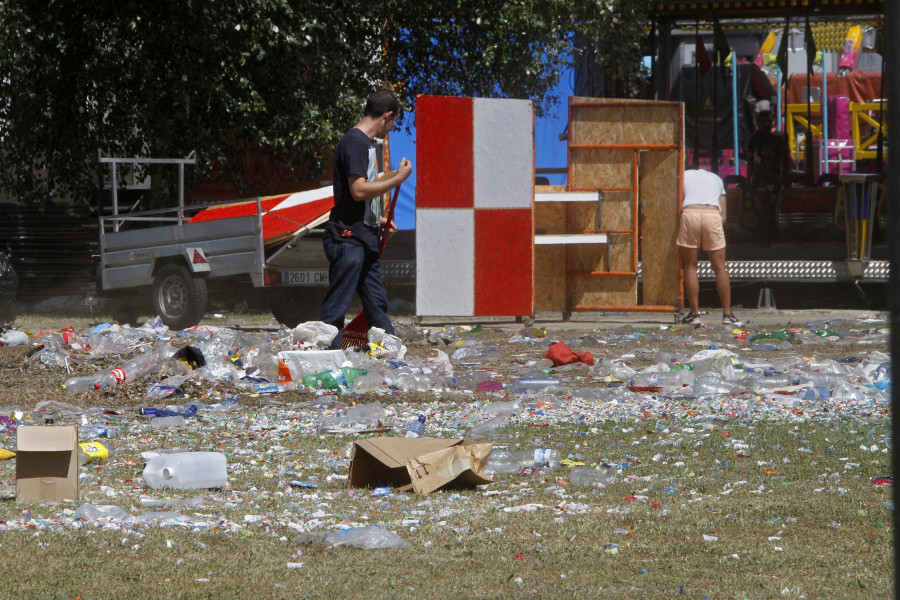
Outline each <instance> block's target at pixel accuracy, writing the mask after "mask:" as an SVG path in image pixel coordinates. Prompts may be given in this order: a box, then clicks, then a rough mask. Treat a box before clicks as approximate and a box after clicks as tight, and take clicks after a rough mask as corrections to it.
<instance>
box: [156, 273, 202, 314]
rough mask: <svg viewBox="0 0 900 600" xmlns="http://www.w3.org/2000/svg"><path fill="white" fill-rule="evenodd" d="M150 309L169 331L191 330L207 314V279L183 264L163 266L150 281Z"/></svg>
mask: <svg viewBox="0 0 900 600" xmlns="http://www.w3.org/2000/svg"><path fill="white" fill-rule="evenodd" d="M151 299H152V302H153V309H154V310H155V311H156V314H158V315H159V316H160V318H161V319H162V322H163V323H165V324H166V326H167V327H168V328H169V329H172V330H181V329H185V328H187V327H193V326H194V325H196V324H197V323H199V322H200V319H202V318H203V315H204V314H206V305H207V302H208V300H209V294H208V291H207V289H206V280H205V279H202V278H200V277H193V276H192V275H191V273H190V272H189V271H188V269H187V267H184V266H183V265H166V266H164V267H163V268H161V269H160V270H159V272H158V273H157V274H156V277H155V278H154V279H153V294H152V298H151Z"/></svg>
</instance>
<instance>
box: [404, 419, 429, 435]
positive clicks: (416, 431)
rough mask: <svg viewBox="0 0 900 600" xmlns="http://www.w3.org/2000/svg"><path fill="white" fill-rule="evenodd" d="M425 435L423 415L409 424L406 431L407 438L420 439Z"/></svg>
mask: <svg viewBox="0 0 900 600" xmlns="http://www.w3.org/2000/svg"><path fill="white" fill-rule="evenodd" d="M423 435H425V415H419V418H418V419H416V420H415V421H413V422H412V423H410V424H409V428H408V429H407V430H406V436H405V437H408V438H420V437H422V436H423Z"/></svg>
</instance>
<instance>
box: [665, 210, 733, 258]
mask: <svg viewBox="0 0 900 600" xmlns="http://www.w3.org/2000/svg"><path fill="white" fill-rule="evenodd" d="M675 243H676V244H677V245H679V246H684V247H686V248H703V249H704V250H706V251H707V252H709V251H710V250H721V249H722V248H724V247H725V231H724V230H723V229H722V216H721V214H720V213H719V208H718V207H716V206H705V205H696V204H692V205H690V206H686V207H684V210H682V211H681V222H680V223H679V226H678V239H677V240H675Z"/></svg>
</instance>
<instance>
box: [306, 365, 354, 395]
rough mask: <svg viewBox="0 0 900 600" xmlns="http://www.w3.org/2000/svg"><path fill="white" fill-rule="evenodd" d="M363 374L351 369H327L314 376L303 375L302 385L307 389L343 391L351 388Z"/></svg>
mask: <svg viewBox="0 0 900 600" xmlns="http://www.w3.org/2000/svg"><path fill="white" fill-rule="evenodd" d="M365 374H366V371H364V370H361V369H354V368H353V367H342V368H340V369H328V370H327V371H322V372H321V373H316V374H315V375H312V374H310V375H304V376H303V385H305V386H306V387H309V388H319V389H323V390H341V391H345V390H346V389H347V388H348V387H352V386H353V382H354V381H356V378H357V377H360V376H362V375H365Z"/></svg>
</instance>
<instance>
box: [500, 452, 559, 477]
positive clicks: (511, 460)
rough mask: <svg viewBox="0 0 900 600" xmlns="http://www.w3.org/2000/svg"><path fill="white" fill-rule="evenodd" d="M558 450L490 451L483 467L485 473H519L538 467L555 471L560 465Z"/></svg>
mask: <svg viewBox="0 0 900 600" xmlns="http://www.w3.org/2000/svg"><path fill="white" fill-rule="evenodd" d="M559 461H560V458H559V450H554V449H552V448H536V449H534V450H515V451H510V450H503V449H501V448H495V449H494V450H492V451H491V454H490V456H489V457H488V460H487V463H486V464H485V466H484V471H485V472H486V473H519V472H520V471H521V470H522V469H523V468H528V467H538V468H547V469H555V468H556V467H558V466H559V465H560V462H559Z"/></svg>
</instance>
